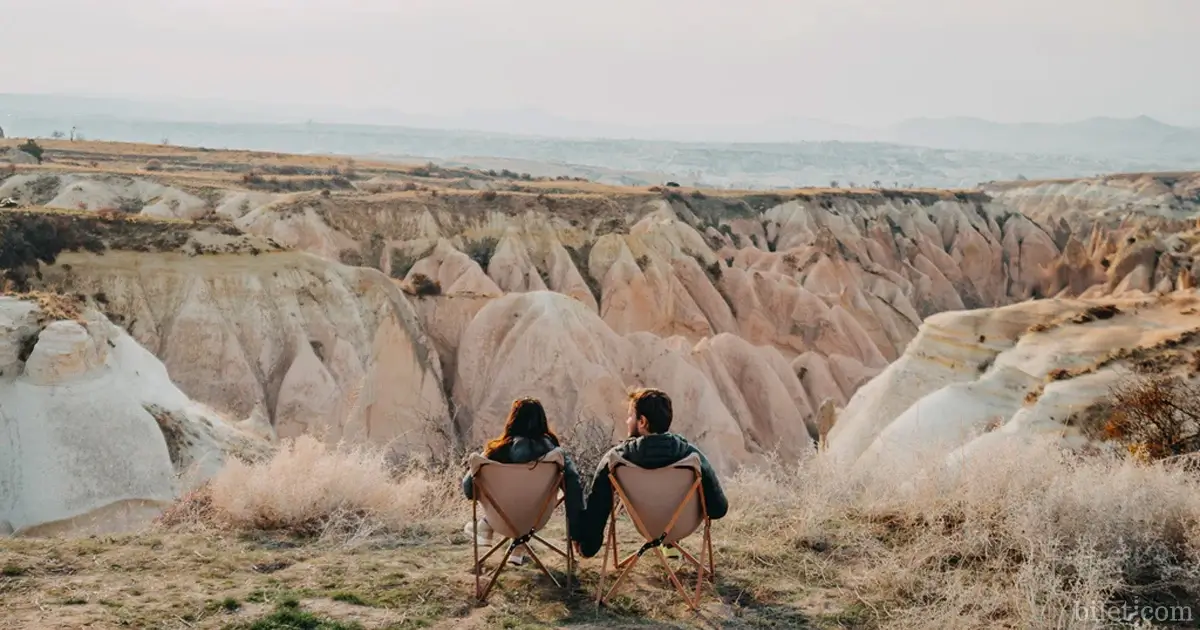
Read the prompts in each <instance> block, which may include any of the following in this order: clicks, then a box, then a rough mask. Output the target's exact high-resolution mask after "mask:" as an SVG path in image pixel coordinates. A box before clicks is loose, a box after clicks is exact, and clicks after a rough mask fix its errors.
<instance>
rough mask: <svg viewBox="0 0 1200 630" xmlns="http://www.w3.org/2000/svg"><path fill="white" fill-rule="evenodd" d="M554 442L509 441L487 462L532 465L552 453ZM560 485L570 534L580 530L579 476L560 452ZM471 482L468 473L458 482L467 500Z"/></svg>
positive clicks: (548, 440) (581, 488) (580, 493)
mask: <svg viewBox="0 0 1200 630" xmlns="http://www.w3.org/2000/svg"><path fill="white" fill-rule="evenodd" d="M554 449H555V446H554V442H552V441H550V439H549V438H540V439H536V440H534V439H530V438H523V437H518V438H513V441H512V442H510V443H508V444H505V445H504V446H501V447H500V448H498V449H496V451H495V452H494V453H492V454H490V455H488V459H490V460H492V461H494V462H499V463H501V464H530V463H533V462H535V461H537V460H539V459H541V458H542V457H544V456H545V455H546V453H549V452H550V451H552V450H554ZM563 462H564V466H563V482H564V485H565V486H566V487H565V488H564V494H565V495H566V504H567V524H568V526H569V527H570V528H571V531H572V532H574V531H576V529H577V528H579V527H581V522H582V518H583V486H581V485H580V484H579V472H578V471H577V470H575V464H574V463H572V462H571V456H570V455H567V453H566V451H565V450H564V451H563ZM474 481H475V480H474V479H472V477H471V471H469V470H468V471H467V474H466V476H464V477H463V480H462V488H463V494H465V495H467V498H468V499H470V498H471V494H472V493H473V492H474V490H475V483H474Z"/></svg>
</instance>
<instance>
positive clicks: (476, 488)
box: [471, 462, 575, 604]
mask: <svg viewBox="0 0 1200 630" xmlns="http://www.w3.org/2000/svg"><path fill="white" fill-rule="evenodd" d="M545 464H546V463H545V462H540V463H538V464H537V465H538V466H543V465H545ZM487 465H488V464H484V466H487ZM554 465H555V466H557V467H558V477H557V479H556V480H555V482H554V485H552V486H551V487H550V491H549V492H547V493H546V500H545V502H543V503H542V509H541V511H540V512H539V513H538V517H537V520H536V521H535V522H538V523H540V522H541V521H542V518H543V517H545V516H546V510H550V512H551V513H553V512H554V510H555V509H556V508H558V506H560V505H562V504H563V503H564V502H565V501H566V485H565V483H564V473H563V469H564V468H563V465H562V464H559V463H557V462H555V463H554ZM480 468H481V469H482V466H481V467H480ZM479 477H480V475H478V474H476V475H475V477H474V479H473V480H472V482H471V483H472V486H471V488H472V492H471V494H472V497H471V534H472V536H473V538H474V540H473V541H472V547H473V548H474V549H475V563H474V565H473V567H472V570H471V572H472V573H474V574H475V599H476V601H477V602H478V603H479V604H484V603H486V602H487V597H488V595H489V594H490V593H491V591H492V587H493V586H495V585H496V580H497V579H498V578H499V577H500V572H501V571H503V570H504V568H505V567H506V566H507V564H508V558H509V556H511V555H512V553H513V552H514V551H516V549H517V547H520V546H522V545H524V546H525V550H526V551H527V552H528V553H529V557H531V558H533V562H534V563H535V564H536V565H537V567H538V569H540V570H541V571H542V573H544V574H545V575H546V577H548V578H550V581H551V582H553V583H554V585H555V586H557V587H559V588H562V587H563V586H564V585H562V584H559V583H558V580H557V579H555V578H554V576H553V575H551V573H550V571H549V570H547V569H546V565H544V564H542V560H541V559H540V558H538V556H537V554H536V553H534V551H533V546H532V545H530V544H529V543H530V542H532V541H535V540H536V541H537V542H540V543H542V544H543V545H545V546H546V547H547V548H549V549H550V550H551V551H553V552H554V553H557V554H558V555H560V556H562V557H563V558H566V560H567V575H566V585H565V587H566V590H567V591H570V590H571V575H572V573H573V572H574V570H575V553H574V550H573V548H572V546H571V523H570V519H567V518H564V520H565V522H566V527H567V545H566V546H567V550H566V551H563V550H562V549H559V548H558V547H556V546H555V545H553V544H551V543H549V542H547V541H546V540H545V539H544V538H542V537H541V536H539V535H538V533H537V532H538V530H536V529H535V530H531V531H529V532H527V533H525V534H523V535H521V536H520V537H518V538H515V539H514V538H507V537H506V538H503V539H502V540H501V541H500V542H498V543H496V544H495V545H493V546H492V548H491V550H490V551H488V552H487V553H486V554H484V556H483V557H482V558H480V557H479V502H480V501H481V500H483V499H487V501H488V503H490V504H491V507H492V509H493V510H495V512H496V515H497V516H499V517H500V518H501V519H502V520H503V521H504V523H505V525H507V526H508V528H509V529H510V530H513V531H515V530H516V529H517V528H516V527H515V526H514V525H513V524H512V520H511V519H509V517H508V515H507V514H505V513H504V509H503V508H501V507H500V505H499V504H498V503H497V502H496V500H495V499H494V498H493V497H492V495H491V493H490V492H488V490H487V484H486V483H483V482H482V480H481V479H480V478H479ZM560 491H561V492H562V493H563V497H562V498H559V499H558V501H554V498H555V495H556V494H557V493H558V492H560ZM547 524H549V521H547ZM505 544H507V545H508V549H507V550H505V552H504V557H502V558H501V559H500V564H499V565H497V566H496V569H495V570H494V571H492V572H491V575H490V577H489V578H488V581H487V584H486V585H481V581H482V574H483V564H484V563H485V562H487V560H488V558H490V557H492V554H494V553H496V552H497V551H498V550H499V549H500V548H501V547H503V546H504V545H505Z"/></svg>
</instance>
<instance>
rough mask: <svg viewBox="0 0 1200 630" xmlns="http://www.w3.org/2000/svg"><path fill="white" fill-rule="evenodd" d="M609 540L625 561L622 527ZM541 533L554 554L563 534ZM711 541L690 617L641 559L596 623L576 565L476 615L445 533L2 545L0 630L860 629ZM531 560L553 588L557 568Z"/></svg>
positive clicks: (824, 590)
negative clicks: (322, 539)
mask: <svg viewBox="0 0 1200 630" xmlns="http://www.w3.org/2000/svg"><path fill="white" fill-rule="evenodd" d="M618 530H619V531H620V532H621V534H622V542H623V544H624V545H626V546H627V547H628V549H629V550H632V549H633V548H632V545H633V544H634V542H635V540H634V538H635V537H636V534H635V532H634V530H633V528H632V527H631V526H630V525H629V524H628V523H622V524H621V525H620V526H619V527H618ZM547 532H548V536H547V540H550V541H551V542H555V541H561V539H562V527H561V526H552V527H551V528H550V529H548V530H547ZM714 534H715V535H714V545H715V554H716V559H717V580H716V583H715V588H714V587H709V588H708V589H707V592H706V594H705V596H704V602H703V605H702V611H701V612H700V613H699V614H696V613H692V612H691V611H689V610H688V608H687V607H686V606H685V605H684V604H683V603H682V600H681V599H680V598H679V597H677V596H676V594H675V591H674V590H673V589H672V587H671V585H670V583H669V582H668V581H667V579H666V578H665V574H664V572H663V571H662V569H661V566H660V565H658V564H657V563H656V562H654V558H653V556H652V555H649V554H648V555H647V556H645V557H644V558H643V560H642V562H641V563H640V564H639V566H638V567H637V568H636V569H635V573H634V575H635V579H634V581H633V582H632V583H631V584H629V585H628V587H622V591H620V592H619V593H618V595H617V596H616V597H615V598H614V599H613V600H612V602H611V604H610V605H609V606H608V607H606V608H605V609H603V610H601V609H598V608H597V606H596V604H595V601H594V600H595V593H596V587H597V583H598V581H599V570H600V557H599V556H597V557H596V558H590V559H585V560H583V561H582V562H581V563H580V566H579V569H578V571H577V575H578V581H577V582H576V584H575V586H573V588H572V590H571V592H570V593H568V592H566V591H565V590H563V589H560V588H558V587H556V586H555V585H554V584H553V583H552V582H551V581H550V580H548V579H546V578H545V576H543V575H542V574H541V573H540V572H539V571H538V570H537V569H536V567H535V566H534V565H533V564H532V563H527V564H525V565H524V566H520V567H515V566H511V565H510V566H509V567H508V568H507V569H505V571H504V572H503V573H502V574H501V578H500V583H499V584H498V586H497V587H496V589H495V590H494V591H493V594H492V595H491V596H490V598H489V602H488V604H487V605H485V606H476V605H474V603H473V600H472V590H473V587H474V577H473V576H472V575H471V573H470V563H471V557H472V549H471V545H470V543H469V538H468V537H467V536H466V535H464V534H463V532H462V530H461V524H457V523H450V522H445V523H442V524H439V525H438V526H436V527H431V526H428V525H426V526H422V527H420V528H417V529H415V530H414V531H412V532H410V533H408V534H406V535H405V536H389V537H382V538H376V539H368V540H363V541H359V542H357V543H354V544H350V545H347V544H345V543H337V544H331V543H317V542H311V541H309V542H306V541H303V540H295V539H288V538H283V537H270V536H257V535H256V536H239V535H236V534H220V533H216V532H195V533H173V532H165V531H157V530H153V531H150V532H146V533H142V534H138V535H128V536H119V537H93V538H85V539H42V540H37V539H13V540H9V541H5V543H4V545H3V546H2V547H0V609H3V610H4V614H3V616H2V618H0V628H4V629H9V628H12V629H16V628H46V629H54V628H61V629H64V630H65V629H67V628H72V629H75V628H121V627H125V628H255V629H258V628H329V629H335V628H359V627H361V628H493V627H495V628H557V627H567V626H569V627H580V628H634V627H655V628H692V627H709V628H716V627H720V628H801V627H815V628H816V627H819V628H837V627H859V626H858V624H856V623H855V620H854V616H853V614H848V613H847V610H846V608H845V607H844V606H842V605H841V604H840V603H839V592H838V591H837V589H835V588H832V585H830V584H822V583H821V581H820V580H816V581H815V582H811V583H808V582H806V580H804V579H803V575H802V574H803V571H801V573H796V572H795V569H796V568H803V565H804V564H805V562H804V560H802V559H800V558H792V561H797V560H799V561H800V563H801V564H798V565H795V566H794V567H792V569H791V570H787V571H778V572H777V571H775V570H773V568H772V564H773V562H774V560H777V559H769V558H756V557H755V551H754V550H753V549H749V548H739V547H737V546H736V545H731V544H730V543H731V541H726V540H723V539H722V538H721V534H720V525H719V522H717V523H716V524H715V526H714ZM631 535H632V536H631ZM698 540H699V539H698V537H697V538H696V540H694V541H692V545H691V547H692V548H698V547H697V545H698ZM556 544H561V543H558V542H556ZM536 549H538V548H537V547H535V550H536ZM623 553H624V551H623ZM539 557H541V558H542V559H543V561H544V562H545V563H546V565H547V566H548V568H550V570H551V571H552V572H553V573H554V575H555V576H556V577H557V578H558V579H559V580H560V581H563V578H564V577H565V574H564V569H565V562H564V561H563V560H562V559H561V558H560V557H559V556H557V555H554V554H552V553H549V552H545V553H540V554H539ZM491 566H494V563H493V564H491ZM779 568H781V567H779ZM816 568H817V567H816V566H815V565H813V566H810V567H809V569H810V570H815V569H816ZM818 573H819V571H818ZM766 574H773V576H774V577H772V578H771V579H763V578H764V577H765V575H766ZM814 575H815V574H814ZM681 577H694V573H692V572H690V571H688V570H683V571H681ZM609 583H610V584H611V578H609ZM751 584H753V585H756V586H754V587H751V586H749V585H751ZM850 611H851V612H852V611H853V608H852V607H851V608H850ZM355 624H358V625H355Z"/></svg>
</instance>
